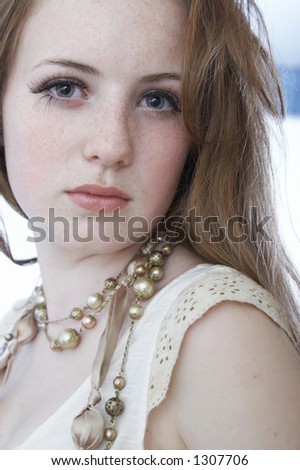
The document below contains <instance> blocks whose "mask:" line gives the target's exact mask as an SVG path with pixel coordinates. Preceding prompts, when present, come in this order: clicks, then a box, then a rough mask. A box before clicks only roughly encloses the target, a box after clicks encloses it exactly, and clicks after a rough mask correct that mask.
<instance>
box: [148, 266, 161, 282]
mask: <svg viewBox="0 0 300 470" xmlns="http://www.w3.org/2000/svg"><path fill="white" fill-rule="evenodd" d="M149 276H150V277H151V279H152V280H153V281H160V279H162V278H163V277H164V270H163V269H162V268H160V267H158V266H154V268H151V270H150V272H149Z"/></svg>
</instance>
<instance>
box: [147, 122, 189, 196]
mask: <svg viewBox="0 0 300 470" xmlns="http://www.w3.org/2000/svg"><path fill="white" fill-rule="evenodd" d="M188 151H189V139H188V137H187V136H186V134H185V132H184V131H183V130H181V129H175V130H172V129H171V130H164V129H161V130H160V132H157V133H155V134H153V135H150V136H149V138H148V139H146V140H145V142H144V150H143V152H142V155H143V158H142V161H141V165H143V166H144V169H143V173H144V174H145V177H146V178H147V177H148V180H149V185H151V184H152V185H153V182H154V181H156V186H158V185H159V184H160V183H161V182H163V183H164V184H163V187H172V188H173V187H174V186H175V188H176V186H177V182H178V179H179V178H180V175H181V173H182V169H183V167H184V163H185V160H186V157H187V154H188ZM151 181H152V182H151Z"/></svg>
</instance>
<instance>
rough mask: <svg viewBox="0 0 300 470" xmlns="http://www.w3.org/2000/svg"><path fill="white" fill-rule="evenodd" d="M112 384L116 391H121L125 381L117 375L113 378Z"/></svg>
mask: <svg viewBox="0 0 300 470" xmlns="http://www.w3.org/2000/svg"><path fill="white" fill-rule="evenodd" d="M113 384H114V387H115V388H116V389H117V390H123V388H124V387H125V385H126V380H125V379H124V377H121V376H120V375H119V376H118V377H115V379H114V382H113Z"/></svg>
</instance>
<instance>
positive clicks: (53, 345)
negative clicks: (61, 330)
mask: <svg viewBox="0 0 300 470" xmlns="http://www.w3.org/2000/svg"><path fill="white" fill-rule="evenodd" d="M50 349H51V351H54V352H60V351H62V350H63V348H62V346H61V344H60V343H59V342H58V341H57V339H53V340H52V341H51V343H50Z"/></svg>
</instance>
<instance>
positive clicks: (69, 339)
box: [58, 328, 80, 349]
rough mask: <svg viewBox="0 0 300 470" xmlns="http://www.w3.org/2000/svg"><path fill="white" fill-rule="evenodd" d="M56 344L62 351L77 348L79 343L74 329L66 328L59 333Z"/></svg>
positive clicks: (77, 334) (78, 336) (78, 337)
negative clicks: (57, 343)
mask: <svg viewBox="0 0 300 470" xmlns="http://www.w3.org/2000/svg"><path fill="white" fill-rule="evenodd" d="M58 342H59V344H60V345H61V347H62V348H63V349H73V348H77V346H78V344H79V342H80V335H79V333H78V331H77V330H75V329H74V328H66V329H65V330H63V331H61V332H60V334H59V336H58Z"/></svg>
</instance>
